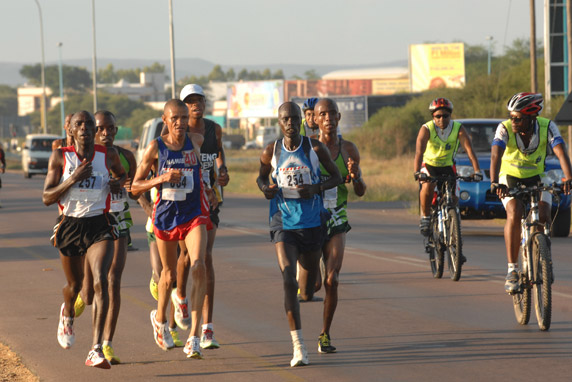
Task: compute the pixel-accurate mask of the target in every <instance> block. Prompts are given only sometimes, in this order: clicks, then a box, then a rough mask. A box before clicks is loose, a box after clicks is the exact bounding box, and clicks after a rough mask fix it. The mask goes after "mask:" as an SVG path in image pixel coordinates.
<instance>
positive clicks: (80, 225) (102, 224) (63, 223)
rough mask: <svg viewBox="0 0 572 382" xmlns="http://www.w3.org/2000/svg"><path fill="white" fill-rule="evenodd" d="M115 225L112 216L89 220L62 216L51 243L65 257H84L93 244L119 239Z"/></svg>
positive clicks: (57, 220) (106, 215) (94, 217)
mask: <svg viewBox="0 0 572 382" xmlns="http://www.w3.org/2000/svg"><path fill="white" fill-rule="evenodd" d="M115 225H116V222H115V218H114V217H113V216H112V215H111V214H103V215H97V216H92V217H88V218H75V217H71V216H64V215H60V216H58V218H57V219H56V225H55V226H54V234H53V235H52V237H51V238H50V241H51V242H52V244H53V246H54V247H56V248H57V249H59V250H60V252H61V253H62V255H64V256H68V257H71V256H83V255H85V254H86V253H87V250H88V249H89V247H91V246H92V245H93V244H95V243H98V242H100V241H104V240H115V239H117V237H118V233H117V228H116V227H115Z"/></svg>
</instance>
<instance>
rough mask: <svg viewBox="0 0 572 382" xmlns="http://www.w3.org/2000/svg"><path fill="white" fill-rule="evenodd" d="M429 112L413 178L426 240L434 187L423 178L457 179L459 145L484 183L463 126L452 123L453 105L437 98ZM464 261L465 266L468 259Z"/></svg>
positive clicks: (418, 148) (476, 174) (417, 148)
mask: <svg viewBox="0 0 572 382" xmlns="http://www.w3.org/2000/svg"><path fill="white" fill-rule="evenodd" d="M429 111H430V112H431V116H432V117H433V119H432V120H431V121H429V122H425V123H424V124H423V125H422V126H421V128H420V129H419V134H418V135H417V144H416V147H415V163H414V171H415V174H414V177H415V180H419V183H420V189H421V191H420V193H419V200H420V203H419V204H420V209H421V220H420V222H419V228H420V230H421V234H422V235H423V236H428V235H429V225H430V222H431V217H430V214H431V200H432V199H433V194H434V192H435V183H431V182H426V181H423V180H422V179H423V176H421V174H425V175H430V176H439V175H453V176H454V175H456V172H455V168H454V158H455V155H456V154H457V148H458V147H459V143H460V144H462V145H463V147H464V148H465V151H466V152H467V155H468V156H469V160H470V161H471V163H472V165H473V169H474V171H475V172H474V174H473V178H474V179H475V180H482V179H483V176H482V174H481V170H480V168H479V161H478V160H477V156H476V155H475V152H474V151H473V145H472V144H471V138H470V137H469V134H468V133H467V131H466V130H465V128H464V127H463V126H462V125H461V123H459V122H456V121H453V120H452V119H451V114H452V113H453V103H452V102H451V101H449V100H448V99H446V98H436V99H434V100H433V101H432V102H431V103H430V104H429ZM461 261H463V262H465V261H466V259H465V256H463V257H462V259H461Z"/></svg>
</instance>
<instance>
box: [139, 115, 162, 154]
mask: <svg viewBox="0 0 572 382" xmlns="http://www.w3.org/2000/svg"><path fill="white" fill-rule="evenodd" d="M161 130H163V120H162V119H161V118H153V119H150V120H148V121H147V122H145V124H144V125H143V129H142V130H141V138H139V144H138V145H137V151H136V153H135V159H137V164H139V163H141V159H143V154H144V153H145V149H146V148H147V146H149V143H151V141H152V140H153V139H155V138H157V137H158V136H159V135H161Z"/></svg>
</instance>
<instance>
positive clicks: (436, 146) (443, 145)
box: [423, 121, 461, 167]
mask: <svg viewBox="0 0 572 382" xmlns="http://www.w3.org/2000/svg"><path fill="white" fill-rule="evenodd" d="M425 126H427V128H428V129H429V141H428V142H427V147H426V148H425V152H424V153H423V162H425V163H427V164H428V165H430V166H434V167H447V166H452V165H453V157H454V156H455V154H456V153H457V149H458V148H459V130H460V129H461V123H460V122H456V121H453V129H452V130H451V134H449V137H448V138H447V140H446V141H443V140H442V139H441V138H439V136H438V135H437V131H436V130H435V129H436V127H435V123H434V122H433V121H429V122H426V123H425Z"/></svg>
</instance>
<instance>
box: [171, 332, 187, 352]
mask: <svg viewBox="0 0 572 382" xmlns="http://www.w3.org/2000/svg"><path fill="white" fill-rule="evenodd" d="M169 333H171V338H172V339H173V344H174V345H175V347H176V348H182V347H183V346H185V343H184V342H183V341H181V340H180V339H179V332H178V331H177V328H175V329H174V330H173V328H169Z"/></svg>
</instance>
